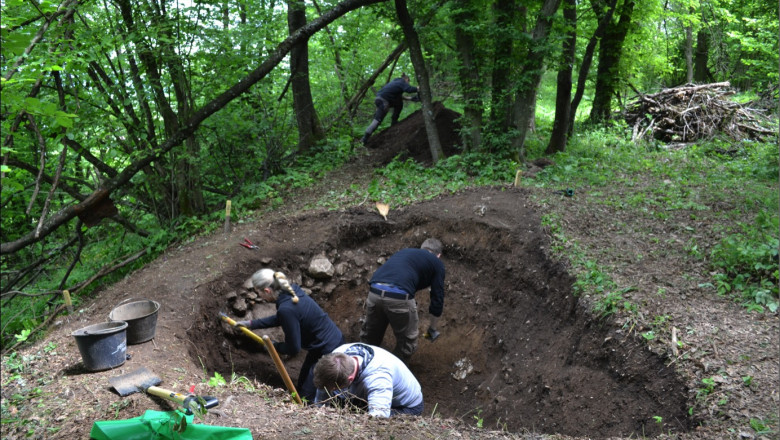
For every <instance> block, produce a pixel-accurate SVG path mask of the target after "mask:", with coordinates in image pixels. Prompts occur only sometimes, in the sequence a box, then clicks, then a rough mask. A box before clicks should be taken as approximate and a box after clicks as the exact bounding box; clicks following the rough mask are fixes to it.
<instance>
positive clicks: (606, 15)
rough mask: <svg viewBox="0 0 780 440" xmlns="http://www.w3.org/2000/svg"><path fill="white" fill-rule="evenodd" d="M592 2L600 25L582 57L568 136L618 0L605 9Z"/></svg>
mask: <svg viewBox="0 0 780 440" xmlns="http://www.w3.org/2000/svg"><path fill="white" fill-rule="evenodd" d="M591 3H592V4H593V5H594V9H596V16H597V17H598V16H600V17H601V18H600V19H599V23H598V26H596V30H595V31H594V32H593V36H592V37H590V41H588V45H587V47H585V54H584V55H583V57H582V64H581V65H580V69H579V71H580V72H579V75H578V77H577V90H576V91H575V92H574V98H573V99H572V101H571V110H570V113H569V130H568V132H567V137H571V135H572V133H573V132H574V120H575V118H576V117H577V108H578V107H579V106H580V101H582V96H583V95H584V94H585V83H586V81H587V79H588V73H589V72H590V66H591V64H593V54H594V52H595V50H596V45H597V44H598V42H599V40H600V39H601V37H603V36H604V30H605V29H606V27H607V25H608V24H609V23H611V22H612V16H613V15H614V13H615V5H616V4H617V0H608V3H607V5H606V8H605V10H602V9H601V8H597V7H596V5H597V4H598V2H597V1H593V2H591Z"/></svg>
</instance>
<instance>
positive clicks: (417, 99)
mask: <svg viewBox="0 0 780 440" xmlns="http://www.w3.org/2000/svg"><path fill="white" fill-rule="evenodd" d="M411 101H412V102H420V94H419V93H418V94H416V95H414V96H412V99H411Z"/></svg>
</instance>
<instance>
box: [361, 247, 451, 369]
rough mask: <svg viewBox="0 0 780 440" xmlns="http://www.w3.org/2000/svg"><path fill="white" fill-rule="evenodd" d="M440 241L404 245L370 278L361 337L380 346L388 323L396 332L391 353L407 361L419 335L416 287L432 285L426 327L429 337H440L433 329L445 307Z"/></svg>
mask: <svg viewBox="0 0 780 440" xmlns="http://www.w3.org/2000/svg"><path fill="white" fill-rule="evenodd" d="M441 252H442V244H441V242H440V241H439V240H437V239H435V238H429V239H427V240H425V241H424V242H423V244H422V246H420V248H419V249H418V248H406V249H401V250H400V251H398V252H396V253H395V254H393V255H392V256H391V257H390V258H388V260H387V261H386V262H385V264H383V265H382V266H381V267H379V269H377V270H376V272H374V275H373V277H371V281H370V282H369V284H370V286H369V294H368V297H367V298H366V304H365V313H366V316H365V320H364V321H363V327H362V328H361V330H360V341H361V342H364V343H366V344H369V345H376V346H379V345H381V344H382V338H383V337H384V335H385V330H386V329H387V326H388V324H389V325H390V327H392V329H393V333H394V334H395V340H396V345H395V349H393V354H394V355H396V356H397V357H398V358H400V359H401V360H402V361H404V362H407V363H408V361H409V358H410V357H411V356H412V353H414V352H415V351H416V350H417V337H418V335H419V329H418V328H417V327H418V323H419V318H418V316H417V302H416V301H415V299H414V296H415V294H416V293H417V291H418V290H423V289H426V288H428V287H430V288H431V303H430V305H429V306H428V313H429V315H428V322H429V324H428V331H427V332H426V333H425V337H426V338H428V339H430V340H431V341H434V340H436V338H438V337H439V332H438V330H437V329H436V328H437V324H438V322H439V318H440V317H441V314H442V311H443V310H444V274H445V270H444V263H442V261H441V260H440V257H441Z"/></svg>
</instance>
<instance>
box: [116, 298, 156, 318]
mask: <svg viewBox="0 0 780 440" xmlns="http://www.w3.org/2000/svg"><path fill="white" fill-rule="evenodd" d="M133 300H135V298H127V299H125V300H124V301H122V302H120V303H119V304H117V305H116V307H114V308H115V309H116V308H117V307H119V306H121V305H122V304H124V303H126V302H128V301H133ZM138 301H149V302H156V301H152V300H151V299H139V300H138ZM112 311H113V310H112ZM108 316H109V318H108V319H107V320H106V322H111V314H110V313H109V314H108Z"/></svg>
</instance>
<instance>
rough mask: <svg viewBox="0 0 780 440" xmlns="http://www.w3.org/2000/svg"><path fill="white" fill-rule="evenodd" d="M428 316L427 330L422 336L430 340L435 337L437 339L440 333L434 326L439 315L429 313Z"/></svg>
mask: <svg viewBox="0 0 780 440" xmlns="http://www.w3.org/2000/svg"><path fill="white" fill-rule="evenodd" d="M428 318H429V319H428V330H427V331H426V332H425V334H424V335H423V337H424V338H425V339H428V340H430V341H431V342H433V341H435V340H436V339H438V338H439V335H440V333H439V331H438V330H436V327H437V326H438V324H439V317H438V316H433V315H429V317H428Z"/></svg>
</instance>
